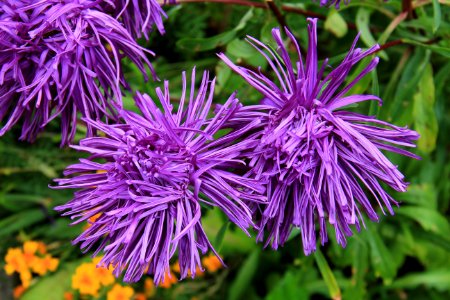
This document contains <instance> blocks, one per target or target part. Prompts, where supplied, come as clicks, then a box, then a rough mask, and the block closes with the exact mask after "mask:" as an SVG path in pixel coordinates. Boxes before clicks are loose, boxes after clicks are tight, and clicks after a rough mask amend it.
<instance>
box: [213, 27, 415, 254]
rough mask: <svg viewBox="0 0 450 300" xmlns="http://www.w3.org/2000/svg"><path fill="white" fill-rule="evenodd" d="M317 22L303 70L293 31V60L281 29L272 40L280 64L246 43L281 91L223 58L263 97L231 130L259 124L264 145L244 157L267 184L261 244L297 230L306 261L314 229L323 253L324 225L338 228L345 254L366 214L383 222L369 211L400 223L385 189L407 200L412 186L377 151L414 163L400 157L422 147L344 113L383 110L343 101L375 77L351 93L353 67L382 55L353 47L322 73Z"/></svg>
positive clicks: (410, 135)
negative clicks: (402, 194) (351, 109)
mask: <svg viewBox="0 0 450 300" xmlns="http://www.w3.org/2000/svg"><path fill="white" fill-rule="evenodd" d="M316 22H317V20H316V19H309V23H310V24H309V25H308V33H309V46H308V49H307V52H306V58H305V60H304V61H303V58H302V53H301V52H300V46H299V45H298V43H297V41H296V40H295V38H294V36H293V35H292V34H291V33H290V32H289V31H288V30H286V33H287V35H288V36H289V38H290V41H291V42H292V44H293V46H294V47H295V49H297V53H296V58H295V59H294V60H291V58H290V56H289V54H288V51H287V49H286V47H285V45H284V43H283V40H282V38H281V34H280V30H278V29H274V30H273V31H272V35H273V38H274V40H275V42H276V44H277V46H278V49H277V50H278V54H275V53H274V52H273V50H271V49H270V48H269V47H268V46H266V45H264V44H263V43H261V42H260V41H258V40H256V39H254V38H252V37H249V38H248V40H249V43H251V44H252V45H253V46H254V47H255V48H256V49H257V50H258V51H259V52H260V53H261V54H262V55H264V56H265V58H266V59H267V60H268V62H269V65H270V66H271V68H272V70H273V72H274V75H275V78H276V79H277V81H272V80H271V79H269V78H268V77H266V76H265V75H264V74H262V73H261V72H256V71H253V70H249V69H247V68H244V67H240V66H237V65H235V64H234V63H233V62H232V61H231V60H229V59H228V58H227V57H226V56H225V55H224V54H220V55H219V56H220V57H221V58H222V60H223V61H224V62H225V63H226V64H227V65H228V66H229V67H230V68H231V69H233V70H234V71H235V72H236V73H238V74H239V75H241V76H242V77H243V78H244V79H245V80H246V81H247V82H248V83H249V84H250V85H251V86H253V87H254V88H255V89H256V90H258V91H259V92H260V93H261V94H262V95H263V96H264V98H263V100H262V103H261V105H258V106H254V107H246V108H243V109H241V111H240V112H239V113H238V114H236V115H235V116H234V117H233V120H231V121H230V123H229V125H231V126H234V127H239V126H242V124H245V123H246V122H250V121H251V120H255V118H259V119H260V120H261V126H260V128H259V130H254V131H253V133H252V134H251V135H250V136H249V137H248V139H255V140H258V139H260V143H259V144H258V146H257V147H256V148H255V149H253V150H252V151H250V150H249V151H247V152H246V156H247V159H248V160H249V162H250V167H252V169H251V171H250V172H249V173H248V176H249V177H250V178H256V179H261V180H268V182H269V184H268V186H267V197H268V204H267V205H266V204H261V205H259V207H257V209H256V214H258V212H260V213H259V214H260V217H259V223H258V225H259V235H258V239H259V240H263V239H264V235H265V234H266V246H267V245H268V244H271V246H272V247H273V248H275V249H276V248H277V247H278V246H279V245H283V244H284V243H285V242H286V240H287V239H288V237H289V234H290V233H291V231H292V228H294V227H298V228H300V229H301V234H302V240H303V248H304V252H305V254H310V253H311V252H313V251H315V249H316V229H317V227H318V228H319V232H320V240H321V242H322V244H324V243H325V242H326V241H327V240H328V237H327V231H326V221H328V223H329V224H331V225H332V226H333V227H334V229H335V234H336V238H337V241H338V243H339V244H341V245H342V246H345V245H346V236H350V235H352V230H351V226H355V227H356V229H357V230H359V229H360V227H361V222H363V219H362V216H361V215H362V212H365V213H366V214H367V216H368V217H369V218H370V219H371V220H373V221H376V220H378V216H377V213H376V211H375V209H374V205H373V202H376V203H377V204H378V206H379V207H381V209H382V210H383V213H384V209H383V208H384V207H385V208H386V209H387V210H388V211H389V213H391V214H393V213H394V211H393V209H392V205H397V202H395V200H394V199H393V198H392V197H391V196H390V195H389V194H388V193H387V192H386V191H385V190H384V188H383V187H382V185H381V182H383V183H385V184H386V185H388V186H390V187H391V188H393V189H395V190H396V191H401V192H403V191H405V190H406V186H407V183H405V181H404V178H403V175H402V174H401V173H400V172H399V171H398V169H397V167H396V166H394V165H393V164H392V163H391V162H390V161H389V160H388V159H387V158H386V157H385V155H384V154H383V153H382V152H381V150H386V151H390V152H395V153H398V154H402V155H407V156H410V157H413V158H418V157H417V156H416V155H414V154H412V153H410V152H408V151H406V150H403V149H400V148H398V147H399V146H407V147H414V144H413V141H414V140H416V139H417V138H418V134H417V133H416V132H415V131H412V130H410V129H407V128H401V127H397V126H394V125H391V124H389V123H387V122H383V121H379V120H377V119H375V118H374V117H368V116H365V115H361V114H357V113H353V112H347V111H345V110H344V108H345V106H347V105H350V104H355V103H358V102H363V101H368V100H372V101H378V102H379V103H380V105H381V99H379V98H378V97H376V96H373V95H348V94H347V93H348V91H349V90H350V89H351V88H352V87H353V86H354V85H355V84H356V83H357V82H358V81H359V80H360V79H361V78H362V77H363V76H365V75H366V74H367V73H369V72H370V71H371V70H373V69H374V68H375V67H376V65H377V63H378V58H373V59H372V60H371V61H370V62H369V64H368V65H367V66H366V67H365V68H364V69H363V70H362V71H361V73H360V74H359V75H358V76H356V78H355V79H354V80H353V81H351V82H349V83H345V80H346V78H347V76H348V74H349V72H350V70H351V69H352V67H353V66H354V65H355V64H357V63H358V62H360V61H361V60H362V59H363V58H365V57H368V56H370V55H372V54H373V53H375V51H376V50H377V49H378V48H379V47H378V45H376V46H374V47H372V48H370V49H368V50H365V51H363V50H361V49H359V48H356V42H357V40H358V37H357V38H356V39H355V41H354V43H353V45H352V47H351V49H350V50H349V52H348V54H347V55H346V57H345V58H344V60H343V61H342V62H341V64H340V65H338V66H337V67H336V68H334V69H331V70H330V71H329V72H328V70H327V69H328V67H329V66H328V64H327V60H325V61H324V63H323V65H322V66H321V67H319V63H318V56H317V29H316ZM326 73H328V74H327V75H325V74H326ZM317 224H318V226H317ZM362 225H363V224H362Z"/></svg>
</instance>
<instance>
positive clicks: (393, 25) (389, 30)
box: [378, 12, 408, 45]
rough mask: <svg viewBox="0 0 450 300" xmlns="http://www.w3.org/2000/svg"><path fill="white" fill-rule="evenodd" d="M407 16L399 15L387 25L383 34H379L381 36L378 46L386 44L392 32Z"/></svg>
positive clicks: (405, 13) (406, 13)
mask: <svg viewBox="0 0 450 300" xmlns="http://www.w3.org/2000/svg"><path fill="white" fill-rule="evenodd" d="M407 16H408V12H403V13H401V14H399V15H398V16H397V17H395V19H394V20H392V22H391V23H390V24H389V26H388V27H386V29H385V30H384V32H383V33H382V34H381V36H380V37H379V38H378V44H380V45H382V44H384V43H386V42H387V40H388V39H389V37H390V36H391V34H392V32H394V30H395V28H397V26H398V25H399V24H400V23H401V22H402V21H403V20H405V19H406V17H407Z"/></svg>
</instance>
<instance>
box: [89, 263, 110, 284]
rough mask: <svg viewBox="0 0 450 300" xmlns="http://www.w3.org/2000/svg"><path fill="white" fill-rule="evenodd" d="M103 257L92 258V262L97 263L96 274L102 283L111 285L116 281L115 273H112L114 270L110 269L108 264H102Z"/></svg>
mask: <svg viewBox="0 0 450 300" xmlns="http://www.w3.org/2000/svg"><path fill="white" fill-rule="evenodd" d="M101 259H102V257H95V258H94V259H93V260H92V263H93V264H94V265H96V268H95V275H96V276H97V278H98V280H99V281H100V283H101V284H102V285H110V284H113V283H114V275H113V273H112V270H109V269H108V268H107V267H106V266H103V265H100V266H99V263H100V260H101Z"/></svg>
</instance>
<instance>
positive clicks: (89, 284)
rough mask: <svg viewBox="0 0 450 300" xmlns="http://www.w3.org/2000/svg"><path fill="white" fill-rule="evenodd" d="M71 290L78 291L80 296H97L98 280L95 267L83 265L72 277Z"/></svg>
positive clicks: (90, 264)
mask: <svg viewBox="0 0 450 300" xmlns="http://www.w3.org/2000/svg"><path fill="white" fill-rule="evenodd" d="M72 288H73V289H74V290H79V291H80V294H83V295H92V296H97V294H98V290H99V289H100V280H99V279H98V277H97V276H96V267H95V265H94V264H92V263H83V264H81V265H80V266H79V267H78V268H77V269H76V270H75V274H74V275H73V276H72Z"/></svg>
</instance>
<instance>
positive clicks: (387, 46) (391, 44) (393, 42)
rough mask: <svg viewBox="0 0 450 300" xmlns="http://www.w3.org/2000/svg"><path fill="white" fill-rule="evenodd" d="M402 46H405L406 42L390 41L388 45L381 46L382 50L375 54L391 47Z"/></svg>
mask: <svg viewBox="0 0 450 300" xmlns="http://www.w3.org/2000/svg"><path fill="white" fill-rule="evenodd" d="M402 44H404V42H403V41H402V40H394V41H390V42H387V43H385V44H383V45H381V46H380V48H379V49H378V50H377V51H375V52H374V53H377V52H380V51H383V50H384V49H387V48H391V47H394V46H397V45H402Z"/></svg>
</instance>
